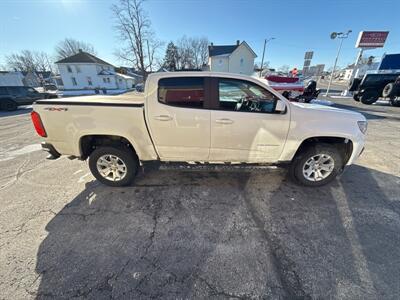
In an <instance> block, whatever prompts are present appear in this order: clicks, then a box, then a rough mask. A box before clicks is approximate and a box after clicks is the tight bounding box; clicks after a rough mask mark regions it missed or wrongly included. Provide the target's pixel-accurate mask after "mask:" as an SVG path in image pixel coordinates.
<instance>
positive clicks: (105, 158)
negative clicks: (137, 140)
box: [89, 146, 139, 187]
mask: <svg viewBox="0 0 400 300" xmlns="http://www.w3.org/2000/svg"><path fill="white" fill-rule="evenodd" d="M138 166H139V163H138V159H137V156H136V154H135V153H134V152H133V151H132V150H131V149H129V148H126V147H122V146H121V147H112V146H106V147H99V148H96V149H95V150H94V151H93V152H92V154H91V155H90V156H89V168H90V171H91V172H92V174H93V176H94V177H96V179H97V180H98V181H100V182H101V183H103V184H105V185H108V186H113V187H119V186H127V185H130V184H132V182H133V179H134V178H135V175H136V173H137V170H138Z"/></svg>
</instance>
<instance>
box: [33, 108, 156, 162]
mask: <svg viewBox="0 0 400 300" xmlns="http://www.w3.org/2000/svg"><path fill="white" fill-rule="evenodd" d="M33 109H34V111H36V112H38V113H39V115H40V117H41V119H42V123H43V125H44V127H45V129H46V132H47V138H45V139H46V142H48V143H50V144H52V145H53V146H54V147H55V148H56V149H57V151H58V152H60V153H61V154H63V155H74V156H81V149H80V140H81V138H82V137H84V136H87V135H116V136H121V137H124V138H126V139H127V140H128V141H129V142H130V143H131V144H132V145H133V147H134V148H135V150H136V152H137V154H138V156H139V158H140V159H141V160H153V159H156V158H157V155H156V153H155V151H154V147H153V144H152V142H151V140H150V137H149V133H148V131H147V128H146V124H145V121H144V114H143V107H126V106H118V105H115V106H101V105H96V106H94V105H93V106H92V105H68V104H66V105H65V104H62V105H51V104H34V106H33Z"/></svg>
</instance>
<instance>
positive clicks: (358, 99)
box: [353, 94, 360, 102]
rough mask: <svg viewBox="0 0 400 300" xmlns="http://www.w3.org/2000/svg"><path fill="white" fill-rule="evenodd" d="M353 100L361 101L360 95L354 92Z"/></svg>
mask: <svg viewBox="0 0 400 300" xmlns="http://www.w3.org/2000/svg"><path fill="white" fill-rule="evenodd" d="M353 100H354V101H357V102H360V97H359V96H358V94H354V95H353Z"/></svg>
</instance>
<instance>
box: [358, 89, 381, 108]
mask: <svg viewBox="0 0 400 300" xmlns="http://www.w3.org/2000/svg"><path fill="white" fill-rule="evenodd" d="M359 98H360V101H361V103H363V104H367V105H370V104H372V103H375V102H376V101H378V98H379V95H378V93H377V92H376V91H372V90H371V91H368V90H367V91H365V92H364V93H362V94H361V95H360V96H359Z"/></svg>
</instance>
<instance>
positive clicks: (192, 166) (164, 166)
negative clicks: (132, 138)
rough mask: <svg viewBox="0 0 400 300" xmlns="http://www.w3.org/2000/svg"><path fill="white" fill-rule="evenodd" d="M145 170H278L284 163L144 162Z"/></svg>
mask: <svg viewBox="0 0 400 300" xmlns="http://www.w3.org/2000/svg"><path fill="white" fill-rule="evenodd" d="M142 166H143V169H144V171H148V170H179V171H184V170H190V171H220V172H221V171H222V172H227V171H253V170H276V169H278V168H279V167H282V166H283V165H266V164H244V163H243V164H242V163H237V164H235V163H234V164H230V163H225V164H224V163H222V164H212V163H175V162H166V163H161V162H142Z"/></svg>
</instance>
